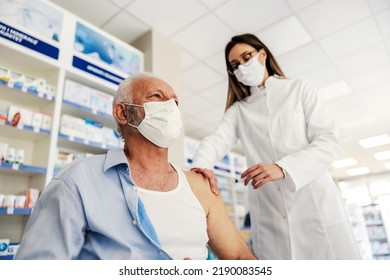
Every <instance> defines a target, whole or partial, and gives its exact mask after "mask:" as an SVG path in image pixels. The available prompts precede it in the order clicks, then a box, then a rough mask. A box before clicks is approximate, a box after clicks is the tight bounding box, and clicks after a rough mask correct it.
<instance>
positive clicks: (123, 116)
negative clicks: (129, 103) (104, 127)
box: [112, 103, 127, 125]
mask: <svg viewBox="0 0 390 280" xmlns="http://www.w3.org/2000/svg"><path fill="white" fill-rule="evenodd" d="M112 114H113V115H114V118H115V119H116V121H117V123H120V124H122V125H125V124H126V123H127V113H126V106H125V105H123V104H120V103H117V104H115V105H114V107H113V108H112Z"/></svg>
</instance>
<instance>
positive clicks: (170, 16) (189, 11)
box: [126, 0, 207, 35]
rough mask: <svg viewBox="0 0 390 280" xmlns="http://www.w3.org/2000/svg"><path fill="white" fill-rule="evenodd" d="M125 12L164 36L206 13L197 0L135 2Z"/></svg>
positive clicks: (147, 0) (143, 0) (145, 0)
mask: <svg viewBox="0 0 390 280" xmlns="http://www.w3.org/2000/svg"><path fill="white" fill-rule="evenodd" d="M151 7H153V8H151ZM126 10H127V11H128V12H129V13H130V14H132V15H134V16H136V17H137V18H140V19H142V21H144V22H147V23H148V24H149V25H150V26H152V27H153V28H155V29H156V30H158V31H160V32H161V33H163V34H165V35H172V34H173V33H175V32H177V31H179V30H180V29H182V28H183V27H185V26H187V25H188V24H190V23H191V22H193V21H194V20H196V19H198V18H199V17H201V16H203V14H204V13H206V12H207V9H206V8H205V7H204V5H202V4H201V3H199V1H197V0H186V1H182V0H164V1H155V0H135V1H133V2H132V3H131V4H130V5H129V6H127V8H126ZM178 11H180V12H178Z"/></svg>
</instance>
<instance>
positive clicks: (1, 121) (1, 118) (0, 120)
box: [0, 109, 8, 125]
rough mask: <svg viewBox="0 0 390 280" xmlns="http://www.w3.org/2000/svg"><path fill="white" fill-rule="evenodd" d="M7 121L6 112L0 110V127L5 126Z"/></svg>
mask: <svg viewBox="0 0 390 280" xmlns="http://www.w3.org/2000/svg"><path fill="white" fill-rule="evenodd" d="M7 121H8V112H7V111H6V110H1V109H0V125H6V124H7Z"/></svg>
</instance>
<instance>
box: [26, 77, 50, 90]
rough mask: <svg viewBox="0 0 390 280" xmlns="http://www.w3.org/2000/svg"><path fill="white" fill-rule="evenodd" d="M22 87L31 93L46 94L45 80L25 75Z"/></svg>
mask: <svg viewBox="0 0 390 280" xmlns="http://www.w3.org/2000/svg"><path fill="white" fill-rule="evenodd" d="M24 87H25V88H26V89H27V90H29V91H32V92H42V93H46V80H45V79H43V78H35V77H32V76H27V75H26V76H25V83H24Z"/></svg>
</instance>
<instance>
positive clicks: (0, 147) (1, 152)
mask: <svg viewBox="0 0 390 280" xmlns="http://www.w3.org/2000/svg"><path fill="white" fill-rule="evenodd" d="M7 151H8V143H4V142H0V162H2V161H4V160H5V157H6V156H7Z"/></svg>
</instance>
